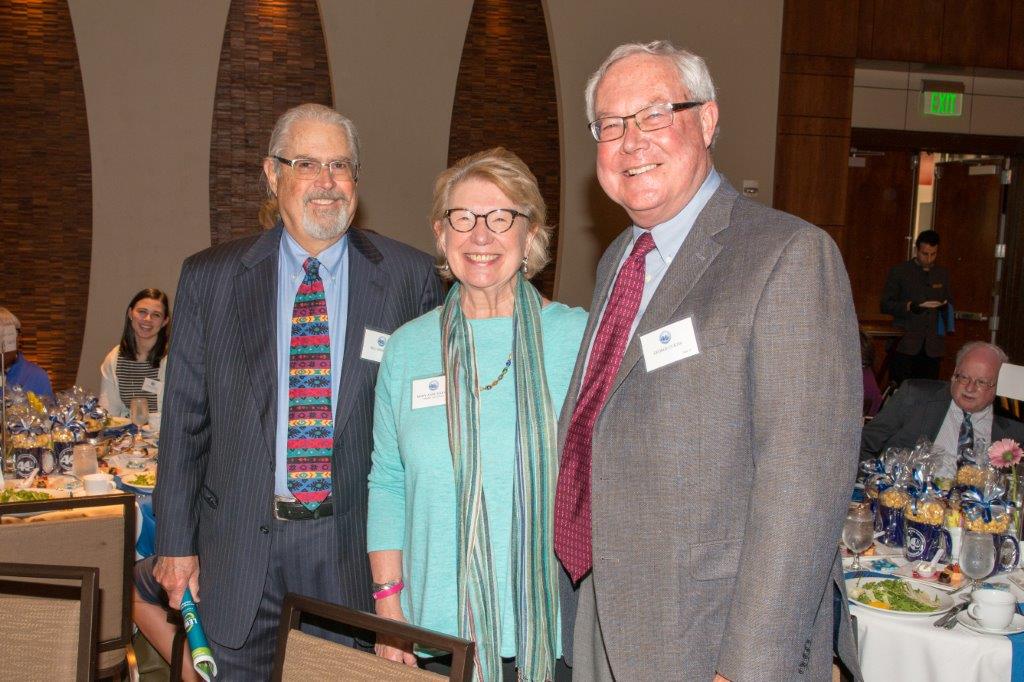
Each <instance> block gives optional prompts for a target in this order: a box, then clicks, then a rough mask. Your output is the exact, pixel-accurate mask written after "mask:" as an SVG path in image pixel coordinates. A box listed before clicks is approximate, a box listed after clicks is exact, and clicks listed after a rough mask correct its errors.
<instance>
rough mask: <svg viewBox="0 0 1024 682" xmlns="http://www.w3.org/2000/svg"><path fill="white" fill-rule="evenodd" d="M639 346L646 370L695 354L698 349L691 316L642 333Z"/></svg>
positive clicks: (650, 370) (649, 370)
mask: <svg viewBox="0 0 1024 682" xmlns="http://www.w3.org/2000/svg"><path fill="white" fill-rule="evenodd" d="M640 348H641V349H642V350H643V353H644V364H645V365H646V366H647V371H648V372H652V371H654V370H656V369H658V368H659V367H664V366H665V365H670V364H672V363H673V362H679V361H680V360H682V359H683V358H688V357H690V356H691V355H696V354H697V353H699V352H700V351H699V350H698V349H697V337H696V336H695V335H694V333H693V318H690V317H687V318H686V319H685V320H679V321H678V322H673V323H672V324H667V325H665V326H664V327H662V328H661V329H655V330H654V331H653V332H648V333H647V334H644V335H643V336H641V337H640Z"/></svg>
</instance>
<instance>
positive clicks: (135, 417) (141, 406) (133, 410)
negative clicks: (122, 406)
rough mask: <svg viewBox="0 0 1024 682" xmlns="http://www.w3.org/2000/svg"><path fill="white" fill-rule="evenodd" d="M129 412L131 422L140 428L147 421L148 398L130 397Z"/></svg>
mask: <svg viewBox="0 0 1024 682" xmlns="http://www.w3.org/2000/svg"><path fill="white" fill-rule="evenodd" d="M128 410H129V413H130V414H131V418H132V423H133V424H135V425H136V426H138V427H139V428H140V429H141V428H142V427H143V426H145V425H146V424H148V423H149V399H148V398H144V397H141V396H139V397H135V398H132V402H131V405H130V406H129V408H128Z"/></svg>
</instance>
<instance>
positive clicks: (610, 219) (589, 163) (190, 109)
mask: <svg viewBox="0 0 1024 682" xmlns="http://www.w3.org/2000/svg"><path fill="white" fill-rule="evenodd" d="M69 5H70V8H71V16H72V21H73V24H74V29H75V36H76V39H77V41H78V52H79V59H80V62H81V65H82V80H83V85H84V88H85V101H86V106H87V109H88V118H89V135H90V144H91V147H92V164H93V219H94V222H93V251H92V274H91V281H90V288H89V310H88V319H87V322H86V329H85V341H84V343H83V348H82V359H81V365H80V369H79V374H78V381H79V383H81V384H83V385H85V386H88V387H92V388H97V387H98V386H99V372H98V365H99V362H100V361H101V360H102V358H103V355H104V354H105V353H106V352H107V351H108V350H109V349H110V348H111V347H112V346H113V345H114V344H115V343H116V342H117V340H118V338H119V335H120V329H121V325H122V314H123V311H124V307H125V305H126V304H127V302H128V299H129V298H130V297H131V295H132V294H133V293H134V292H136V291H137V290H139V289H141V288H143V287H146V286H156V287H159V288H162V289H165V290H166V291H168V292H170V293H172V294H173V291H174V289H175V287H176V285H177V276H178V271H179V269H180V267H181V261H182V260H183V259H184V258H185V257H186V256H187V255H188V254H190V253H193V252H195V251H197V250H199V249H202V248H204V247H206V246H208V245H209V243H210V241H209V240H210V228H209V225H210V219H209V175H208V169H209V149H210V133H211V123H212V117H213V98H214V92H215V89H216V79H217V67H218V61H219V56H220V48H221V42H222V39H223V34H224V26H225V22H226V18H227V11H228V6H229V0H215V1H200V0H189V1H188V2H183V1H182V0H149V1H148V2H144V3H140V2H137V0H105V1H104V2H95V1H93V0H69ZM546 8H547V19H548V28H549V36H550V37H549V40H550V43H551V48H552V52H553V55H554V65H555V72H556V86H557V87H558V89H559V97H560V108H561V111H560V112H558V113H559V116H560V121H561V128H562V133H563V142H562V157H563V159H562V161H563V169H564V173H563V176H562V207H561V208H562V210H561V215H562V216H563V225H562V239H561V259H560V266H559V273H558V281H557V284H556V287H557V289H556V294H557V296H558V298H559V299H561V300H563V301H566V302H568V303H571V304H575V305H583V306H589V304H590V294H591V290H592V288H593V270H594V266H595V264H596V262H597V259H598V257H599V256H600V251H601V248H602V247H603V245H604V244H606V243H607V242H608V241H609V240H610V239H611V238H612V237H613V236H614V235H615V234H616V233H617V232H619V231H620V230H621V229H622V228H623V227H624V226H625V224H626V218H625V214H624V213H623V212H622V211H621V210H620V209H619V208H618V207H617V206H615V205H614V204H611V203H610V202H609V201H608V200H607V199H606V198H605V197H604V196H603V194H602V192H601V190H600V187H599V186H598V185H597V182H596V180H595V179H594V176H593V163H594V144H593V142H592V141H591V139H590V137H589V135H588V133H587V131H586V128H585V123H586V121H585V116H584V114H583V104H582V89H583V84H584V82H585V81H586V78H587V76H588V75H589V74H590V72H591V71H592V70H593V69H594V68H596V66H597V65H598V64H599V62H600V61H601V60H602V59H603V57H604V56H605V55H606V54H607V52H608V51H609V50H610V49H611V48H612V47H614V46H615V45H617V44H618V43H621V42H625V41H629V40H650V39H654V38H659V37H667V38H670V39H671V40H673V41H674V42H675V43H676V44H678V45H681V46H686V47H689V48H690V49H693V50H694V51H696V52H698V53H700V54H702V55H704V56H705V57H706V58H707V60H708V64H709V66H710V68H711V72H712V75H713V76H714V77H715V80H716V82H717V84H718V87H719V101H720V106H721V112H722V117H721V126H722V135H721V138H720V140H719V143H718V147H717V149H716V152H715V158H716V164H717V166H718V168H719V169H720V170H722V171H724V172H725V173H726V175H728V177H729V178H730V179H731V180H732V181H733V183H734V184H736V185H740V184H741V183H742V181H743V180H744V179H755V180H757V181H758V182H759V183H760V187H761V195H760V197H759V198H760V199H761V200H762V201H764V202H766V203H770V202H771V196H770V192H771V186H772V169H773V167H774V154H775V152H774V150H775V114H776V105H777V99H778V76H779V49H780V40H781V26H782V0H768V1H764V0H721V1H720V2H718V3H696V2H680V1H679V0H639V1H638V2H632V3H624V2H622V1H621V0H549V1H548V2H547V3H546ZM471 9H472V0H431V1H430V2H416V1H413V0H373V1H372V2H356V1H355V0H322V1H321V3H320V12H321V17H322V21H323V25H324V34H325V38H326V44H327V52H328V59H329V62H330V68H331V78H332V85H333V91H334V101H335V104H336V106H337V107H338V108H339V109H340V110H341V111H343V112H344V113H346V114H348V115H349V116H351V117H352V118H353V120H354V121H355V122H356V124H357V126H358V127H359V129H360V131H361V136H362V142H363V149H364V159H363V162H364V166H365V170H364V175H363V177H362V178H361V180H360V193H361V206H360V215H359V216H358V217H357V221H358V224H360V225H362V226H365V227H370V228H373V229H375V230H377V231H379V232H381V233H384V234H387V235H389V236H393V237H396V238H398V239H401V240H403V241H406V242H408V243H410V244H413V245H415V246H418V247H419V248H422V249H424V250H428V251H431V250H432V240H431V237H430V233H429V227H428V225H427V220H426V215H427V213H428V210H429V203H430V196H431V185H432V182H433V178H434V176H435V175H436V174H437V173H438V172H439V171H441V170H442V169H443V168H444V166H445V162H446V159H447V150H448V132H449V121H450V117H451V111H452V98H453V96H454V92H455V83H456V80H457V77H458V67H459V60H460V58H461V54H462V44H463V40H464V36H465V32H466V27H467V26H468V22H469V15H470V11H471ZM555 113H556V112H552V115H555ZM268 134H269V131H268ZM239 172H246V170H245V169H239ZM252 172H253V174H254V178H255V174H256V172H258V171H257V169H252ZM253 191H258V190H257V189H256V187H255V186H254V189H253Z"/></svg>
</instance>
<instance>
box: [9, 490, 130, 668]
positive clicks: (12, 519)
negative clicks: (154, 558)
mask: <svg viewBox="0 0 1024 682" xmlns="http://www.w3.org/2000/svg"><path fill="white" fill-rule="evenodd" d="M135 521H136V515H135V496H134V495H131V494H128V493H112V494H110V495H94V496H86V497H75V498H63V499H57V498H54V499H49V500H40V501H37V502H13V503H7V504H0V561H16V562H20V563H37V564H54V565H61V566H94V567H96V568H97V569H99V590H100V600H99V641H98V643H97V645H96V652H97V674H98V675H99V676H101V677H103V676H105V675H106V674H108V673H112V672H113V671H115V670H117V669H119V668H122V667H123V666H124V665H125V647H126V646H127V645H128V644H129V642H130V641H131V634H132V621H131V602H132V597H131V595H132V591H131V590H132V585H131V579H132V567H133V566H134V564H135Z"/></svg>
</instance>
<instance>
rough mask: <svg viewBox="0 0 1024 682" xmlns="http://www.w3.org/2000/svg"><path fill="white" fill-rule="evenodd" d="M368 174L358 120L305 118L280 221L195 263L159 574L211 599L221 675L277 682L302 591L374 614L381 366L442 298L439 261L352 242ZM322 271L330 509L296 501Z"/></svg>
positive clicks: (377, 241)
mask: <svg viewBox="0 0 1024 682" xmlns="http://www.w3.org/2000/svg"><path fill="white" fill-rule="evenodd" d="M358 168H359V144H358V138H357V137H356V132H355V130H354V128H353V126H352V123H351V122H350V121H349V120H348V119H346V118H345V117H343V116H341V115H340V114H338V113H337V112H335V111H334V110H332V109H330V108H328V107H324V106H322V105H317V104H304V105H300V106H298V107H295V108H293V109H290V110H289V111H287V112H285V113H284V114H283V115H282V116H281V118H280V119H278V122H277V125H276V126H275V127H274V131H273V133H272V134H271V139H270V149H269V154H268V156H267V158H266V159H265V160H264V163H263V170H264V173H265V175H266V180H267V184H268V187H269V190H270V193H271V195H272V196H273V197H275V198H276V200H277V209H278V211H279V213H280V218H281V219H280V221H279V222H278V224H277V226H276V227H274V228H273V229H271V230H268V231H266V232H263V233H262V234H259V235H257V236H255V237H248V238H245V239H240V240H237V241H234V242H230V243H227V244H222V245H220V246H215V247H213V248H210V249H207V250H205V251H202V252H200V253H198V254H195V255H193V256H191V257H190V258H188V259H187V260H186V261H185V263H184V265H183V266H182V272H181V279H180V281H179V285H178V293H177V299H176V308H177V310H176V313H177V315H176V318H175V330H174V334H175V335H174V342H173V344H172V345H171V352H170V360H169V364H168V367H167V386H166V390H165V406H164V417H163V428H162V433H161V443H160V476H159V482H158V485H157V489H156V493H155V504H154V506H155V510H156V515H157V521H158V523H157V547H156V549H157V555H158V557H159V558H158V559H157V562H156V568H155V570H154V575H155V577H156V579H157V580H158V581H159V582H160V584H161V585H162V586H163V587H164V589H165V590H166V591H167V594H168V598H169V601H170V603H171V605H172V606H175V607H177V606H178V605H179V604H180V600H181V596H182V593H183V591H184V588H185V587H186V586H187V587H189V588H190V589H191V591H192V594H193V595H194V596H195V597H196V598H197V601H199V611H200V615H201V617H202V620H203V625H204V628H205V630H206V634H207V635H208V637H209V639H210V640H211V643H212V645H213V648H214V655H215V658H216V660H217V662H218V666H219V668H220V670H221V673H222V674H221V675H220V676H219V678H221V679H223V678H224V677H226V678H227V679H242V680H254V679H265V678H266V677H267V676H268V675H269V673H270V667H271V663H272V660H273V654H274V647H275V643H276V642H275V634H276V627H277V622H278V617H279V615H280V608H281V600H282V599H283V597H284V595H285V593H287V592H297V593H300V594H305V595H309V596H313V597H317V598H320V599H325V600H328V601H331V602H334V603H340V604H344V605H347V606H351V607H355V608H358V609H362V610H370V585H371V581H370V573H369V566H368V563H367V558H366V536H365V533H366V495H367V492H366V478H367V474H368V473H369V467H370V450H371V428H372V409H373V386H374V382H375V379H376V376H377V367H378V363H379V361H380V354H381V351H382V349H383V345H384V344H385V343H386V341H387V338H388V335H389V334H390V333H391V332H392V331H394V330H395V329H396V328H397V327H399V326H400V325H401V324H403V323H404V322H406V321H407V320H409V319H412V318H414V317H417V316H418V315H420V314H422V313H424V312H426V311H428V310H430V309H432V308H434V307H435V306H437V305H438V304H439V303H440V300H441V286H440V282H439V280H438V278H437V276H436V273H435V272H434V269H433V267H432V261H431V259H430V257H429V256H427V255H426V254H424V253H421V252H419V251H416V250H415V249H412V248H410V247H408V246H405V245H403V244H400V243H398V242H395V241H392V240H390V239H387V238H385V237H381V236H379V235H376V234H373V233H368V232H366V231H363V230H358V229H351V230H350V229H348V228H349V225H350V223H351V221H352V216H353V213H354V212H355V209H356V203H357V196H356V182H357V179H358ZM309 258H314V259H316V261H317V263H318V264H319V275H318V276H319V279H320V281H321V282H322V288H323V297H324V305H325V308H326V314H327V318H328V326H329V331H330V368H331V371H330V384H331V408H330V409H331V414H333V417H334V420H333V449H332V450H329V452H330V463H331V473H330V486H329V491H330V494H329V496H328V497H327V499H326V500H325V501H323V502H322V503H320V504H319V505H318V506H317V505H308V504H303V503H300V502H298V501H296V499H295V497H294V496H293V495H292V493H291V492H290V486H292V485H293V483H294V478H292V483H290V482H289V474H288V470H289V468H288V465H287V461H288V448H289V433H288V423H289V417H288V403H289V348H290V346H291V334H292V331H291V328H292V306H293V304H294V303H295V300H296V291H297V290H298V287H299V285H300V283H302V282H303V278H304V277H305V276H307V274H308V273H307V271H306V270H305V269H304V264H306V263H307V259H309ZM306 267H308V265H307V266H306ZM308 281H309V280H308V278H307V279H306V282H307V283H308ZM293 381H294V380H293ZM293 388H294V387H293ZM293 425H294V422H293ZM291 437H292V438H294V435H292V436H291ZM292 447H293V448H294V447H295V445H294V441H292ZM292 461H294V460H292ZM291 490H294V487H291ZM311 506H313V508H311ZM335 639H339V638H336V637H335Z"/></svg>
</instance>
